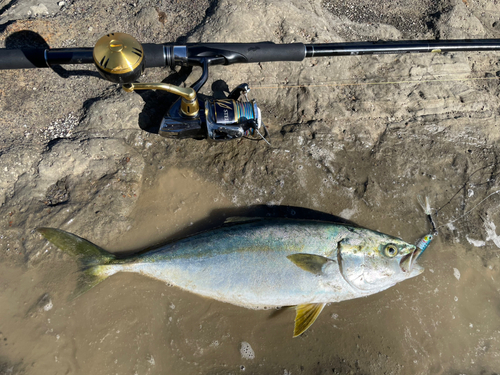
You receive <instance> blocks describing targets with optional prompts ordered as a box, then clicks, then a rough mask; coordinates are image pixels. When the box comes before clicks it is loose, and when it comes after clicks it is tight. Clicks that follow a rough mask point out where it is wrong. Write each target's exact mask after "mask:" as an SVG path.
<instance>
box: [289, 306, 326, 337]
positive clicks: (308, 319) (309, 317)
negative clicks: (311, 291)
mask: <svg viewBox="0 0 500 375" xmlns="http://www.w3.org/2000/svg"><path fill="white" fill-rule="evenodd" d="M325 305H326V304H325V303H307V304H304V305H297V306H296V307H295V310H296V311H297V315H296V316H295V328H294V329H293V337H297V336H300V335H301V334H303V333H304V332H305V331H306V330H307V329H308V328H309V327H310V326H312V324H313V323H314V322H315V321H316V318H317V317H318V316H319V314H321V311H323V308H324V307H325Z"/></svg>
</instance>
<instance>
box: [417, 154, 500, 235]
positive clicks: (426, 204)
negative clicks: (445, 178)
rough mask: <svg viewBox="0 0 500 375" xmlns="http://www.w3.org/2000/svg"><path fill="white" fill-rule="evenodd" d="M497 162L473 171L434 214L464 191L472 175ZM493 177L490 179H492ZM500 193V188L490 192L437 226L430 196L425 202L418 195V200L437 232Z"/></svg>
mask: <svg viewBox="0 0 500 375" xmlns="http://www.w3.org/2000/svg"><path fill="white" fill-rule="evenodd" d="M494 166H495V164H490V165H487V166H485V167H481V168H479V169H477V170H475V171H474V172H472V173H471V174H470V175H469V176H468V177H467V181H465V183H464V184H463V185H462V186H461V187H460V188H459V189H458V190H457V192H456V193H455V194H453V196H452V197H451V198H450V200H448V202H446V203H445V204H444V205H442V206H441V207H440V208H439V209H437V210H436V211H435V212H434V214H435V215H436V216H437V214H438V213H439V212H440V211H441V210H442V209H443V208H445V207H446V206H447V205H449V204H450V203H451V201H452V200H453V199H454V198H455V197H456V196H457V195H458V193H460V191H462V190H463V189H465V187H466V186H467V184H468V183H469V181H470V179H471V178H472V176H473V175H474V174H476V173H477V172H480V171H482V170H484V169H486V168H490V167H494ZM498 174H500V173H497V174H494V175H493V177H495V176H497V175H498ZM490 180H491V178H490V179H489V180H488V181H490ZM488 181H486V182H483V183H480V184H478V185H477V186H480V185H484V184H485V183H487V182H488ZM498 193H500V190H496V191H494V192H492V193H490V194H488V196H486V197H485V198H483V199H482V200H481V201H480V202H478V203H477V204H475V205H474V206H473V207H472V208H471V209H469V210H467V211H466V212H465V213H463V214H462V215H460V216H459V217H456V218H454V219H452V220H449V221H448V222H447V223H445V224H441V225H438V226H436V225H435V222H434V220H433V218H432V209H431V206H430V203H429V199H428V197H425V202H424V201H423V200H422V197H421V196H417V200H418V202H419V203H420V206H421V207H422V209H423V210H424V212H425V214H426V215H427V217H428V219H429V221H430V223H431V225H432V229H433V231H434V232H435V233H436V234H437V230H438V229H439V228H442V227H444V226H447V225H449V224H453V223H455V222H456V221H458V220H460V219H463V218H464V217H465V216H467V215H469V214H470V213H471V212H472V211H474V210H475V209H476V208H477V207H478V206H480V205H481V204H482V203H484V202H485V201H486V200H488V199H489V198H490V197H492V196H493V195H496V194H498Z"/></svg>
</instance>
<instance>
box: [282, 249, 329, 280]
mask: <svg viewBox="0 0 500 375" xmlns="http://www.w3.org/2000/svg"><path fill="white" fill-rule="evenodd" d="M287 258H288V259H290V260H291V261H292V262H293V263H294V264H295V265H296V266H297V267H300V268H302V269H303V270H304V271H308V272H311V273H314V274H316V275H319V274H320V273H321V272H322V270H323V266H324V265H325V264H326V263H328V262H334V260H332V259H329V258H326V257H323V256H321V255H315V254H306V253H297V254H292V255H288V256H287Z"/></svg>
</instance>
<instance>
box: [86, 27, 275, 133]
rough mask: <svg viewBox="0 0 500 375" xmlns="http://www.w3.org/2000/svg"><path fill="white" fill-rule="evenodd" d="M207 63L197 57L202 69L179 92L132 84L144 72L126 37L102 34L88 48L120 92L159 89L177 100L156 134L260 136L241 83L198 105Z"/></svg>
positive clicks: (137, 50)
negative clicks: (227, 94)
mask: <svg viewBox="0 0 500 375" xmlns="http://www.w3.org/2000/svg"><path fill="white" fill-rule="evenodd" d="M172 49H173V51H171V52H173V53H177V54H179V53H181V54H182V48H181V50H179V48H176V47H174V48H172ZM176 58H177V60H178V59H179V58H182V56H179V55H177V57H176V56H175V55H174V61H175V59H176ZM212 59H213V58H212ZM212 59H211V58H210V57H200V58H198V62H199V65H200V66H201V67H202V69H203V71H202V75H201V77H200V79H199V80H198V81H197V82H196V83H194V84H193V86H192V87H187V88H183V87H179V86H175V85H171V84H167V83H137V82H136V80H137V79H138V78H139V77H140V75H141V74H142V72H143V70H144V68H145V58H144V50H143V47H142V45H141V44H140V43H139V42H138V41H137V40H135V39H134V38H133V37H131V36H130V35H127V34H123V33H112V34H108V35H105V36H103V37H102V38H101V39H99V40H98V41H97V43H96V45H95V47H94V50H93V60H94V63H95V65H96V67H97V70H98V71H99V73H100V74H101V76H102V77H103V78H105V79H107V80H108V81H111V82H115V83H120V84H122V87H123V89H124V90H125V91H127V92H132V91H135V90H164V91H167V92H169V93H172V94H175V95H178V96H179V97H180V98H179V99H178V100H176V101H175V102H174V103H173V104H172V106H171V107H170V109H169V110H168V111H167V113H166V114H165V116H164V118H163V120H162V122H161V125H160V130H159V134H160V135H162V136H164V137H167V138H176V139H181V138H195V139H203V138H208V139H212V140H214V141H227V140H231V139H237V138H241V137H245V136H246V137H249V136H260V138H264V137H265V135H267V131H266V128H265V126H264V124H263V123H262V120H261V113H260V109H259V107H258V106H257V104H256V102H255V100H252V101H249V100H248V96H247V94H248V92H249V91H250V88H249V87H248V85H247V84H245V83H244V84H241V85H239V86H238V87H236V88H235V89H234V90H233V91H232V92H231V93H230V94H229V96H228V97H227V98H226V99H210V100H205V101H204V102H199V101H198V96H197V93H198V91H199V90H200V89H201V87H202V86H203V85H204V84H205V82H206V81H207V78H208V66H209V65H210V63H211V62H212V61H211V60H212ZM191 64H192V61H191ZM176 65H178V64H176ZM263 133H264V134H263Z"/></svg>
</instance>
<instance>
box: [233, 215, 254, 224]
mask: <svg viewBox="0 0 500 375" xmlns="http://www.w3.org/2000/svg"><path fill="white" fill-rule="evenodd" d="M259 220H263V218H262V217H245V216H231V217H228V218H227V219H226V220H225V221H224V224H234V223H245V222H247V221H259Z"/></svg>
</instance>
